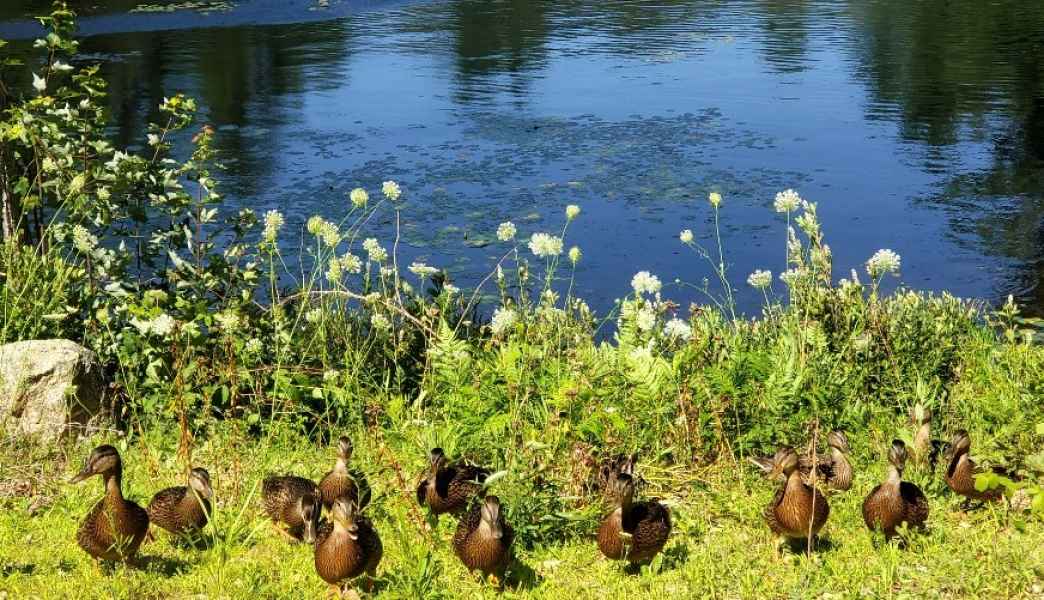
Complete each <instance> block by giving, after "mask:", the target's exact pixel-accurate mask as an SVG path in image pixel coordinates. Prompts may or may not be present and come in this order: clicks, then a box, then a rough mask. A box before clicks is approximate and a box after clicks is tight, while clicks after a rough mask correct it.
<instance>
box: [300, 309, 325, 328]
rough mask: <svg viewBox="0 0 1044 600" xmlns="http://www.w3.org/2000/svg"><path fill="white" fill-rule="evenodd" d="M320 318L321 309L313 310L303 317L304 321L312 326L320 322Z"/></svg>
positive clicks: (321, 315)
mask: <svg viewBox="0 0 1044 600" xmlns="http://www.w3.org/2000/svg"><path fill="white" fill-rule="evenodd" d="M322 318H323V309H321V308H313V309H312V310H310V311H308V312H306V313H305V315H304V319H305V321H308V322H309V323H311V324H313V325H315V324H316V323H318V322H319V321H321V320H322Z"/></svg>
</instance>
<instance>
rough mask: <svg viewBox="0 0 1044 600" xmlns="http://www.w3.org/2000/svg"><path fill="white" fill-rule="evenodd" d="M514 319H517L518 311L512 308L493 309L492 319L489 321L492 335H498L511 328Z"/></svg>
mask: <svg viewBox="0 0 1044 600" xmlns="http://www.w3.org/2000/svg"><path fill="white" fill-rule="evenodd" d="M516 321H518V313H516V312H515V311H514V310H513V309H510V308H503V307H500V308H498V309H496V310H495V311H493V319H492V320H491V321H490V323H489V327H490V329H492V330H493V335H495V336H499V335H502V334H503V333H504V332H506V331H507V330H509V329H511V327H512V326H514V324H515V322H516Z"/></svg>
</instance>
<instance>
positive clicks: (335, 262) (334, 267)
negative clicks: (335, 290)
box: [326, 256, 343, 282]
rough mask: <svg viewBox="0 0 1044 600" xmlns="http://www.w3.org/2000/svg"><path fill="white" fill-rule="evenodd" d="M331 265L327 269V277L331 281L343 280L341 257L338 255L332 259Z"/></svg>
mask: <svg viewBox="0 0 1044 600" xmlns="http://www.w3.org/2000/svg"><path fill="white" fill-rule="evenodd" d="M328 264H329V266H328V267H327V269H326V279H328V280H329V281H331V282H337V281H340V280H341V275H342V266H343V265H342V264H341V259H339V258H337V257H336V256H334V257H332V258H331V259H330V262H329V263H328Z"/></svg>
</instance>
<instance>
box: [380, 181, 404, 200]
mask: <svg viewBox="0 0 1044 600" xmlns="http://www.w3.org/2000/svg"><path fill="white" fill-rule="evenodd" d="M381 191H382V192H384V195H385V196H387V198H388V199H389V200H391V201H393V202H394V201H395V200H398V199H399V196H401V195H402V188H400V187H399V184H397V183H395V182H394V181H385V182H384V183H383V184H382V185H381Z"/></svg>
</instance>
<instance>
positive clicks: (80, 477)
mask: <svg viewBox="0 0 1044 600" xmlns="http://www.w3.org/2000/svg"><path fill="white" fill-rule="evenodd" d="M90 476H91V472H90V471H88V470H87V469H84V470H83V471H80V472H79V473H77V474H76V475H75V476H74V477H73V478H72V479H70V480H69V483H80V482H81V481H83V480H84V479H87V478H88V477H90Z"/></svg>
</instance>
